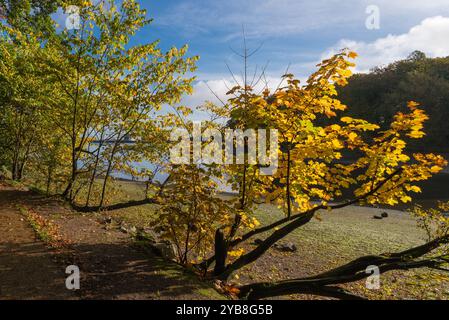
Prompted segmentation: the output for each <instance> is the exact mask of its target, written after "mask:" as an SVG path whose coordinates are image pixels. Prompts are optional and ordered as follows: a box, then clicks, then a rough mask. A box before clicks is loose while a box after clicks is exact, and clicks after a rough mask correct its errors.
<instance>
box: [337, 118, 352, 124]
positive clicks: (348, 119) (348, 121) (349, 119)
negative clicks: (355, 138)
mask: <svg viewBox="0 0 449 320" xmlns="http://www.w3.org/2000/svg"><path fill="white" fill-rule="evenodd" d="M340 120H341V121H342V122H344V123H348V124H349V123H352V122H353V121H354V119H352V118H351V117H343V118H341V119H340Z"/></svg>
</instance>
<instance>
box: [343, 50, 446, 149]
mask: <svg viewBox="0 0 449 320" xmlns="http://www.w3.org/2000/svg"><path fill="white" fill-rule="evenodd" d="M339 93H340V99H341V101H342V102H343V103H345V104H346V105H348V106H351V108H349V109H348V110H347V111H346V114H348V115H350V116H354V117H361V118H363V119H367V120H369V121H370V122H373V123H376V124H378V125H380V126H381V127H382V128H384V129H385V128H387V127H388V124H389V123H390V121H391V119H392V118H393V116H394V115H395V114H396V113H397V112H404V111H405V107H404V104H403V101H404V99H405V100H407V99H411V100H413V101H417V102H419V103H420V104H421V105H422V108H423V109H424V110H425V111H426V113H427V114H428V115H429V117H430V119H429V121H428V124H427V129H426V136H425V137H423V139H421V140H420V141H413V142H411V145H410V147H411V148H413V149H420V150H429V151H440V152H449V126H448V125H447V121H448V120H447V119H449V57H446V58H428V57H426V55H425V54H424V53H422V52H420V51H415V52H413V53H411V54H410V56H409V57H408V58H407V59H405V60H401V61H397V62H394V63H392V64H389V65H387V66H381V67H377V68H375V69H373V70H371V72H370V73H368V74H355V75H354V76H353V77H352V78H351V79H350V80H349V83H348V85H347V86H345V87H341V88H339Z"/></svg>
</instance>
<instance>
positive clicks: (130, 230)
mask: <svg viewBox="0 0 449 320" xmlns="http://www.w3.org/2000/svg"><path fill="white" fill-rule="evenodd" d="M128 231H129V233H134V234H136V233H137V228H136V227H135V226H132V227H131V228H129V230H128Z"/></svg>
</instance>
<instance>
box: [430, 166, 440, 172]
mask: <svg viewBox="0 0 449 320" xmlns="http://www.w3.org/2000/svg"><path fill="white" fill-rule="evenodd" d="M441 170H443V168H441V167H439V166H432V167H431V168H430V172H431V173H438V172H440V171H441Z"/></svg>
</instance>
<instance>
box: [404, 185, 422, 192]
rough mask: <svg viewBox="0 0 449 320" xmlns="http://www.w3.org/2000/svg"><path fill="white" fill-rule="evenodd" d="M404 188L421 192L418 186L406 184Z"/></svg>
mask: <svg viewBox="0 0 449 320" xmlns="http://www.w3.org/2000/svg"><path fill="white" fill-rule="evenodd" d="M405 189H406V190H407V191H412V192H415V193H421V192H422V191H421V188H420V187H418V186H406V187H405Z"/></svg>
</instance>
